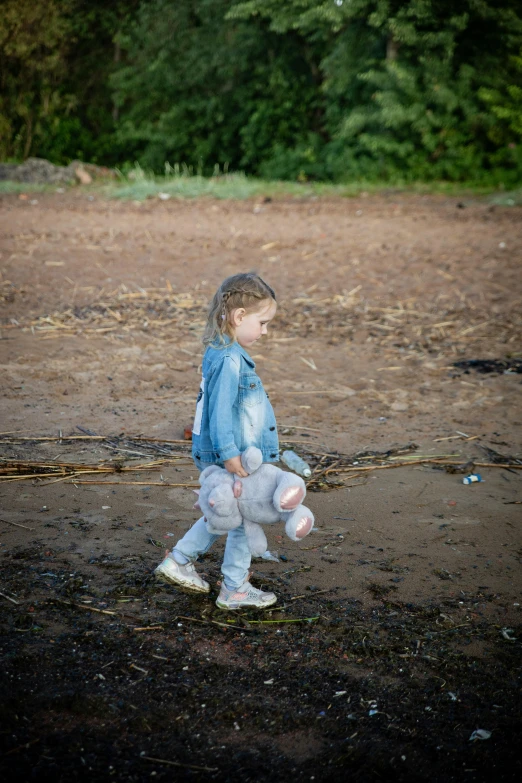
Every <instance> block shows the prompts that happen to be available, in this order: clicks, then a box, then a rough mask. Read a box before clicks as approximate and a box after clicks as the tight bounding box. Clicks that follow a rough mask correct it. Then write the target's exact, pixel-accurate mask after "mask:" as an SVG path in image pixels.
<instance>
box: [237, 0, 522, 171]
mask: <svg viewBox="0 0 522 783" xmlns="http://www.w3.org/2000/svg"><path fill="white" fill-rule="evenodd" d="M229 16H230V17H232V18H234V19H248V18H253V19H256V18H263V19H265V20H267V22H268V24H269V26H270V28H271V29H272V30H274V31H277V32H278V33H279V34H281V35H283V34H285V33H287V32H288V31H289V30H294V31H298V32H300V33H301V34H302V35H304V36H305V37H317V36H322V37H326V38H328V36H330V37H329V47H328V54H327V55H326V57H325V58H324V59H323V60H322V61H321V64H320V68H321V72H322V74H323V77H324V78H323V82H322V90H323V94H324V96H325V100H326V106H327V108H326V116H327V119H328V131H329V133H330V138H331V141H330V142H329V144H328V145H327V148H326V149H325V160H327V159H328V158H330V160H333V161H335V162H336V166H335V168H336V171H337V173H338V174H339V173H341V174H342V173H344V174H345V175H347V176H353V175H357V176H358V175H366V176H368V175H370V176H380V177H382V176H384V177H389V176H393V177H397V176H401V177H405V178H410V179H411V178H417V177H422V178H426V177H447V178H450V179H462V178H466V177H468V178H469V177H470V176H476V175H477V173H478V174H480V172H481V171H483V172H486V175H487V176H489V174H487V172H488V170H490V169H492V168H494V166H495V165H496V164H497V163H498V161H499V147H498V144H499V140H498V137H497V138H495V135H494V134H493V133H492V128H493V127H494V125H495V122H496V120H495V115H494V111H493V110H492V109H491V108H489V109H488V107H487V106H486V104H485V102H484V101H481V99H480V97H479V95H480V90H481V89H482V90H483V93H482V94H483V96H486V95H490V96H491V95H492V94H493V93H491V92H489V93H487V92H484V90H488V89H489V90H490V91H491V90H493V91H495V90H496V91H497V93H498V90H499V89H500V86H501V85H502V84H503V79H504V76H505V73H506V70H505V66H504V63H505V61H506V58H507V57H509V54H510V53H513V52H514V51H517V49H518V48H519V47H520V42H521V40H522V9H521V7H520V4H519V3H518V2H516V1H515V0H503V2H493V0H461V2H460V3H458V4H456V3H454V2H453V0H437V2H436V1H435V0H409V2H401V1H400V0H329V1H328V2H315V0H288V2H286V3H284V4H283V3H279V2H278V0H249V1H248V2H242V3H238V4H236V5H235V6H233V8H232V9H231V11H230V13H229ZM363 42H364V45H362V44H363ZM497 93H495V94H497ZM517 96H518V93H517V92H516V88H515V90H512V91H511V97H512V99H514V100H515V102H516V100H517ZM502 111H506V109H502ZM497 116H498V111H497ZM504 151H505V150H504ZM502 165H503V166H504V167H507V169H508V173H509V169H511V175H510V176H511V177H512V178H514V179H516V178H517V177H519V176H520V174H521V173H522V172H521V170H520V167H519V164H518V160H517V158H516V156H514V155H511V156H510V155H509V154H505V155H503V156H502ZM331 168H332V166H331V165H330V169H331Z"/></svg>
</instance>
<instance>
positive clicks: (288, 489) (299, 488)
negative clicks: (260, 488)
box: [273, 473, 306, 511]
mask: <svg viewBox="0 0 522 783" xmlns="http://www.w3.org/2000/svg"><path fill="white" fill-rule="evenodd" d="M305 495H306V487H305V483H304V481H303V479H302V478H300V477H299V476H295V475H294V474H293V473H285V474H284V475H283V476H282V477H281V479H280V480H279V482H278V485H277V489H276V491H275V492H274V498H273V502H274V506H275V507H276V508H277V510H278V511H292V510H293V509H294V508H297V506H298V505H299V504H300V503H302V501H303V499H304V496H305Z"/></svg>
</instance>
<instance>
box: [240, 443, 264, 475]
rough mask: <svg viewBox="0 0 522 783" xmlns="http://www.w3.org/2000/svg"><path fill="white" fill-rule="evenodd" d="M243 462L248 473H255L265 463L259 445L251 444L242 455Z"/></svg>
mask: <svg viewBox="0 0 522 783" xmlns="http://www.w3.org/2000/svg"><path fill="white" fill-rule="evenodd" d="M241 464H242V465H243V467H244V469H245V470H246V472H247V473H248V474H250V473H253V472H254V471H255V470H257V469H258V468H259V467H261V465H262V464H263V454H262V452H261V450H260V449H258V448H257V446H249V447H248V448H247V449H245V451H244V452H243V453H242V455H241Z"/></svg>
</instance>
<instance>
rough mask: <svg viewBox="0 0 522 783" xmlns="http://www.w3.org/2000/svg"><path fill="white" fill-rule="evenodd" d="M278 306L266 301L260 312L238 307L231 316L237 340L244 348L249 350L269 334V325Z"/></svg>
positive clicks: (272, 301)
mask: <svg viewBox="0 0 522 783" xmlns="http://www.w3.org/2000/svg"><path fill="white" fill-rule="evenodd" d="M276 310H277V305H276V303H275V302H274V300H273V299H265V300H264V301H263V302H261V304H260V308H259V310H257V311H256V312H249V313H247V311H246V310H245V309H244V308H243V307H238V308H237V309H236V310H233V311H232V313H231V314H230V319H231V321H232V326H233V328H234V334H235V337H236V340H237V341H238V343H239V345H240V346H241V347H242V348H249V347H250V346H251V345H253V344H254V343H255V342H256V340H259V338H260V337H261V336H262V335H264V334H266V333H267V328H268V324H269V323H270V321H271V320H272V319H273V317H274V316H275V314H276Z"/></svg>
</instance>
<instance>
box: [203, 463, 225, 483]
mask: <svg viewBox="0 0 522 783" xmlns="http://www.w3.org/2000/svg"><path fill="white" fill-rule="evenodd" d="M216 470H223V468H219V467H218V466H217V465H209V466H208V468H205V470H202V471H201V473H200V474H199V483H200V484H203V482H204V481H205V479H206V478H207V477H208V476H210V474H211V473H215V472H216Z"/></svg>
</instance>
